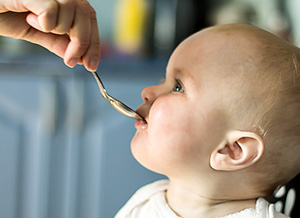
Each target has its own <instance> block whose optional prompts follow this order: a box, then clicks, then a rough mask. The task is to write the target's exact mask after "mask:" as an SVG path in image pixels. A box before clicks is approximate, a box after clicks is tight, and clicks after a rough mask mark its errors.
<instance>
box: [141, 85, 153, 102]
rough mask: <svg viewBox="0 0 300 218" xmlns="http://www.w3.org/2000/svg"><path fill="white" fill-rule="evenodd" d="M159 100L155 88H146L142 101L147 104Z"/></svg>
mask: <svg viewBox="0 0 300 218" xmlns="http://www.w3.org/2000/svg"><path fill="white" fill-rule="evenodd" d="M156 98H157V94H156V93H155V86H149V87H147V88H144V90H143V91H142V99H143V100H144V102H145V103H151V104H152V103H153V102H154V101H155V99H156Z"/></svg>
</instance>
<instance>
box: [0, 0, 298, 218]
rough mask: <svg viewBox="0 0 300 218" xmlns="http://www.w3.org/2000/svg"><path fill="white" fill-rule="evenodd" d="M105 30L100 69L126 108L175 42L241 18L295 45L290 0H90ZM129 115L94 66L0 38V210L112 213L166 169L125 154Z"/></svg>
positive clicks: (24, 217)
mask: <svg viewBox="0 0 300 218" xmlns="http://www.w3.org/2000/svg"><path fill="white" fill-rule="evenodd" d="M90 3H91V5H92V6H93V7H94V8H95V9H96V11H97V16H98V21H99V31H100V35H101V39H102V61H101V63H100V66H99V68H98V72H99V74H100V75H101V78H102V80H103V82H104V84H105V86H106V88H107V90H108V91H109V93H110V94H111V95H113V96H115V97H117V98H119V99H121V100H122V101H123V102H126V103H127V104H128V105H130V106H131V107H132V108H137V107H138V105H139V104H140V103H141V102H142V99H141V97H140V93H141V91H142V89H143V88H144V87H146V86H149V85H153V84H157V83H159V81H160V79H161V78H163V77H164V73H165V72H164V71H165V68H166V65H167V61H168V57H169V56H170V54H171V52H172V51H173V49H174V48H175V47H176V46H177V45H178V43H179V42H180V41H182V40H183V39H184V38H186V37H187V36H188V35H190V34H192V33H194V32H196V31H198V30H200V29H202V28H204V27H207V26H210V25H215V24H222V23H231V22H246V23H252V24H255V25H257V26H260V27H261V28H264V29H266V30H269V31H271V32H273V33H275V34H277V35H279V36H280V37H283V38H285V39H287V40H289V41H291V42H293V43H295V44H296V45H299V44H300V26H299V25H296V24H297V23H298V22H299V21H300V13H299V11H300V2H299V1H297V0H236V1H233V0H232V1H230V0H202V1H198V0H110V1H106V0H90ZM134 132H135V129H134V120H132V119H130V118H127V117H125V116H123V115H121V114H119V113H118V112H116V111H115V110H114V109H112V108H111V107H110V106H109V105H108V104H107V103H106V102H105V101H104V100H103V99H102V98H101V97H100V94H99V91H98V87H97V85H96V82H95V81H94V79H93V77H92V75H91V74H90V73H89V72H87V71H85V70H84V69H83V68H82V67H75V68H74V69H69V68H68V67H66V66H64V64H63V62H62V60H61V59H60V58H58V57H56V56H54V55H52V54H50V53H49V52H48V51H46V50H44V49H42V48H40V47H39V46H36V45H33V44H30V43H27V42H24V41H20V40H14V39H8V38H4V37H2V38H0V217H1V218H110V217H113V216H114V214H115V213H116V212H117V211H118V209H119V208H120V207H121V206H122V205H123V204H124V203H125V202H126V201H127V200H128V198H129V197H130V196H131V195H132V194H133V193H134V191H135V190H137V189H138V188H139V187H141V186H142V185H144V184H147V183H149V182H151V181H154V180H157V179H160V178H164V177H163V176H162V175H158V174H155V173H152V172H150V171H148V170H146V169H144V168H143V167H141V166H140V165H139V164H138V163H137V162H136V161H135V160H134V158H133V157H132V155H131V153H130V140H131V137H132V136H133V134H134Z"/></svg>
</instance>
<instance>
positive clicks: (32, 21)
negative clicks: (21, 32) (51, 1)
mask: <svg viewBox="0 0 300 218" xmlns="http://www.w3.org/2000/svg"><path fill="white" fill-rule="evenodd" d="M26 22H27V23H28V24H29V25H30V26H32V27H33V28H35V29H37V30H39V31H42V32H44V28H43V27H41V25H40V24H39V21H38V16H37V15H35V14H34V13H30V14H28V15H27V17H26Z"/></svg>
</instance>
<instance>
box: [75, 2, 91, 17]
mask: <svg viewBox="0 0 300 218" xmlns="http://www.w3.org/2000/svg"><path fill="white" fill-rule="evenodd" d="M78 6H79V7H77V9H78V10H79V11H80V13H81V14H83V15H84V16H89V15H90V13H91V12H92V10H93V8H92V7H91V5H90V3H89V2H88V1H86V0H79V2H78Z"/></svg>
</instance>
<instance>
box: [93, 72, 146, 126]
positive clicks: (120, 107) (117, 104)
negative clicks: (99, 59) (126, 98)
mask: <svg viewBox="0 0 300 218" xmlns="http://www.w3.org/2000/svg"><path fill="white" fill-rule="evenodd" d="M92 74H93V76H94V77H95V79H96V81H97V83H98V86H99V89H100V93H101V96H102V97H103V98H104V99H105V100H106V101H107V102H108V103H109V104H110V105H111V106H112V107H113V108H114V109H116V110H117V111H119V112H120V113H121V114H124V115H125V116H127V117H130V118H133V119H137V120H144V118H143V117H142V116H140V115H139V114H138V113H137V112H136V111H134V110H133V109H131V108H130V107H128V106H127V105H126V104H124V103H122V102H121V101H119V100H118V99H115V98H114V97H112V96H111V95H109V94H108V93H107V92H106V90H105V88H104V85H103V83H102V81H101V79H100V77H99V76H98V74H97V72H96V71H93V72H92Z"/></svg>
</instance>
